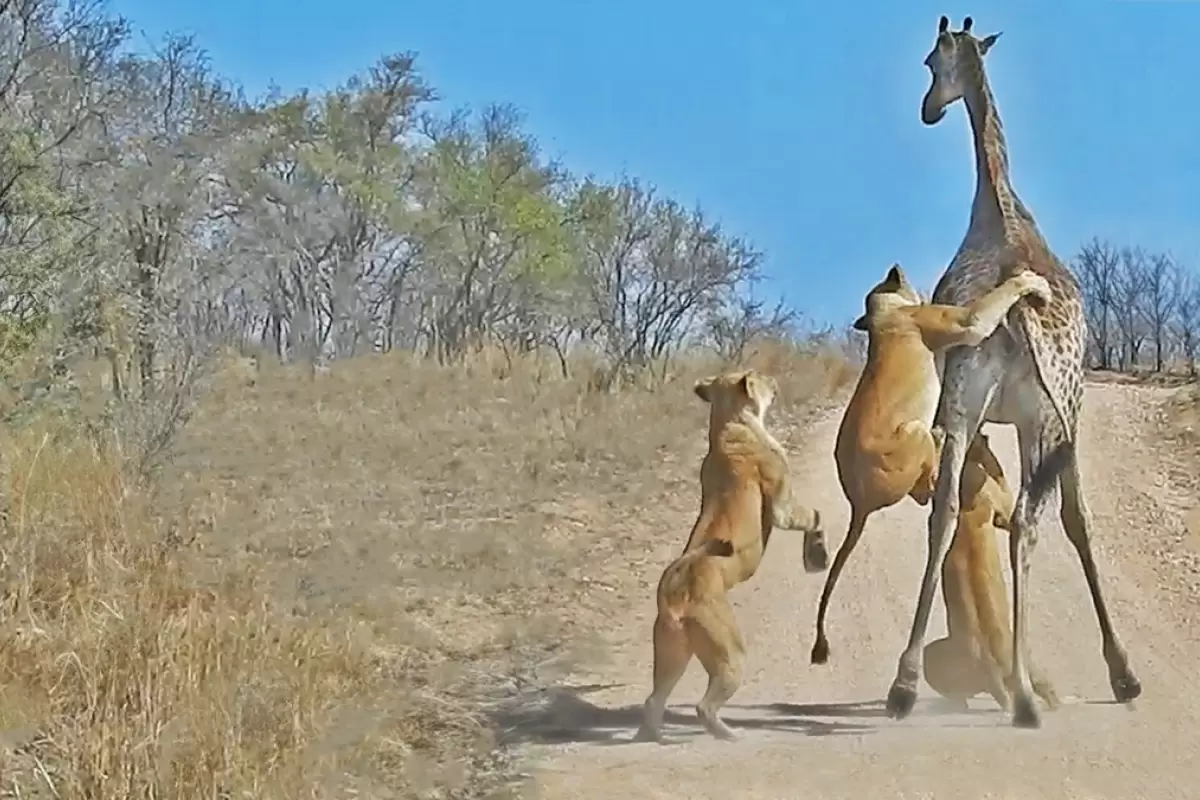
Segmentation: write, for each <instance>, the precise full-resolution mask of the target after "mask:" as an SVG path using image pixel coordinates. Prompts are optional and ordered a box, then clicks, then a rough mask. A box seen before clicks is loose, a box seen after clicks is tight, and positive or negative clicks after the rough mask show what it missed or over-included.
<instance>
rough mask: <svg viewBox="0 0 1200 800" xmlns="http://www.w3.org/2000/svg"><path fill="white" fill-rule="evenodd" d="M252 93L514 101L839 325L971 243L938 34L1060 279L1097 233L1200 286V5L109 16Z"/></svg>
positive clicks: (141, 2)
mask: <svg viewBox="0 0 1200 800" xmlns="http://www.w3.org/2000/svg"><path fill="white" fill-rule="evenodd" d="M112 8H113V9H114V10H115V11H117V12H118V13H121V14H123V15H125V16H126V17H128V18H129V19H130V20H131V21H132V22H133V24H134V28H135V31H140V32H144V33H145V34H146V35H147V36H150V37H157V36H159V35H161V34H162V33H163V32H165V31H179V32H191V33H194V34H196V36H197V38H198V40H199V43H200V44H201V45H202V46H203V47H204V48H205V49H207V50H208V52H209V54H210V56H211V57H212V59H213V62H214V66H215V67H216V68H217V69H218V70H220V71H221V72H222V73H224V74H225V75H227V76H229V77H231V78H233V79H234V80H237V81H238V82H240V83H241V84H242V85H243V86H245V87H246V89H247V92H248V93H249V94H251V95H252V96H253V95H256V94H258V93H260V92H262V91H263V90H264V89H265V88H266V86H267V85H268V84H269V83H270V82H271V81H274V82H276V83H278V84H279V85H280V86H282V87H283V88H284V89H285V90H290V89H297V88H300V87H305V86H307V87H309V88H312V89H320V88H327V87H331V86H333V85H335V84H337V83H338V82H340V81H341V80H342V79H344V78H345V77H347V76H348V75H349V74H351V73H353V72H354V71H356V70H360V69H363V68H366V67H367V66H369V65H370V64H371V63H372V62H373V61H374V60H375V58H376V57H377V56H378V55H380V54H383V53H386V52H395V51H400V50H414V51H416V52H417V53H418V64H419V65H420V66H421V68H422V69H423V70H424V72H425V74H426V75H427V76H428V78H429V79H430V81H431V82H432V83H433V84H434V85H435V86H436V87H437V88H438V89H439V91H440V92H441V94H442V96H443V97H444V98H445V100H444V102H445V103H446V104H448V105H470V106H473V107H479V106H481V105H483V104H485V103H487V102H491V101H505V102H511V103H514V104H516V105H517V106H519V107H520V108H522V109H523V110H524V111H525V113H526V115H527V127H528V129H529V130H530V131H531V132H532V133H533V134H534V135H535V136H536V137H537V138H538V140H539V141H540V143H541V145H542V148H543V150H544V151H545V152H546V153H547V154H548V155H551V156H557V157H559V158H561V159H562V160H563V161H564V162H565V163H566V164H567V165H568V166H570V167H571V168H572V169H573V170H574V171H576V172H579V173H587V172H591V173H594V174H596V175H597V176H598V177H602V178H612V177H615V176H616V175H618V174H619V173H621V172H622V171H624V172H627V173H629V174H631V175H636V176H638V177H640V178H643V179H645V180H648V181H650V182H652V183H654V184H656V185H657V186H659V187H660V188H661V190H662V191H664V192H665V193H668V194H670V195H672V196H674V197H675V198H677V199H679V200H681V201H683V202H684V203H685V204H688V205H690V204H692V203H697V202H698V203H699V204H700V205H701V207H702V208H704V209H706V210H707V211H708V212H710V213H711V214H712V215H714V216H715V217H716V218H718V219H719V220H721V221H722V223H723V224H724V225H725V226H726V228H727V230H729V231H731V232H733V233H736V234H739V235H744V236H746V237H747V238H749V239H750V240H752V241H753V242H754V243H755V244H756V245H757V246H759V247H760V248H762V249H764V250H765V251H766V253H767V260H766V262H765V268H766V271H767V273H768V276H769V282H768V283H767V284H766V285H765V286H764V292H769V293H771V294H782V295H783V296H785V297H786V298H787V299H788V300H789V301H790V302H792V303H793V304H794V305H796V306H797V307H799V308H801V309H802V310H804V311H806V312H807V313H809V314H810V315H811V316H812V317H813V318H814V319H816V320H817V321H822V322H832V323H838V324H840V323H844V322H847V321H849V320H850V319H852V318H853V316H855V315H856V314H857V313H858V309H859V308H860V307H861V302H862V295H863V293H864V292H865V291H866V290H867V288H869V287H870V286H871V285H872V284H873V283H874V282H875V281H876V280H877V279H878V278H879V277H881V276H882V275H883V273H884V272H885V270H886V269H887V267H888V265H890V264H891V263H892V262H893V261H899V262H900V263H901V265H902V266H903V267H904V268H905V270H906V272H907V273H908V274H909V276H910V278H911V279H912V280H913V281H914V282H915V283H916V284H917V285H918V286H919V287H921V288H922V289H923V290H925V291H929V290H931V289H932V287H933V284H934V282H935V281H936V280H937V276H938V274H939V273H940V272H941V270H942V269H943V268H944V266H945V265H946V263H947V262H948V261H949V259H950V258H951V257H952V255H953V254H954V250H955V248H956V247H957V246H958V243H959V242H960V241H961V239H962V236H963V233H964V232H965V229H966V223H967V215H968V210H969V206H970V200H971V193H972V191H973V187H974V180H975V178H974V169H973V161H972V158H971V152H970V139H969V130H970V129H969V127H968V125H967V122H966V116H965V111H964V110H963V109H962V106H961V105H958V106H955V107H954V108H952V109H951V113H949V114H948V115H947V116H946V118H945V119H944V120H943V121H942V123H941V124H940V125H938V126H936V127H933V128H926V127H925V126H923V125H922V124H921V122H920V120H919V117H918V109H919V105H920V100H921V96H922V94H923V93H924V91H925V89H926V87H927V85H928V73H927V71H926V69H925V68H924V66H923V65H922V60H923V59H924V57H925V54H926V53H927V52H928V50H929V48H930V46H931V45H932V43H933V38H934V34H935V31H936V27H937V20H938V16H939V15H941V14H943V13H945V14H948V15H950V16H951V18H952V20H953V22H954V25H955V26H956V27H957V26H958V25H960V24H961V21H962V17H963V15H965V14H970V15H972V16H973V17H974V18H975V31H976V33H977V34H978V35H983V34H986V33H991V32H994V31H997V30H1000V31H1003V33H1004V35H1003V36H1002V37H1001V38H1000V40H999V42H998V43H997V45H996V46H995V48H994V49H993V50H992V52H991V53H990V54H989V55H988V60H987V64H988V68H989V74H990V77H991V81H992V88H993V90H994V92H995V93H996V97H997V101H998V103H999V106H1000V112H1001V116H1002V117H1003V120H1004V124H1005V129H1006V132H1007V134H1008V141H1009V153H1010V158H1011V161H1012V168H1013V180H1014V184H1015V186H1016V188H1017V191H1018V192H1019V193H1020V195H1021V197H1022V199H1023V200H1024V201H1025V203H1026V205H1027V206H1028V207H1029V208H1030V209H1031V210H1032V211H1033V213H1034V215H1035V216H1036V217H1037V219H1038V221H1039V224H1040V225H1041V227H1042V230H1043V232H1044V233H1045V234H1046V236H1047V238H1048V239H1049V241H1050V243H1051V246H1052V247H1054V249H1055V250H1056V251H1057V252H1058V254H1059V255H1060V256H1061V257H1063V258H1068V257H1070V256H1071V255H1073V254H1074V253H1075V251H1076V250H1077V249H1078V247H1079V245H1080V243H1081V242H1082V241H1083V240H1085V239H1087V238H1090V237H1091V236H1093V235H1097V234H1098V235H1101V236H1104V237H1107V238H1110V239H1112V240H1114V241H1115V242H1117V243H1122V244H1124V243H1136V244H1143V245H1145V246H1148V247H1152V248H1156V249H1160V250H1169V251H1171V252H1173V253H1174V254H1175V255H1176V256H1177V257H1178V258H1180V259H1181V260H1182V261H1184V262H1185V263H1187V264H1190V265H1192V266H1194V267H1195V268H1197V269H1200V147H1198V145H1200V103H1197V102H1194V101H1191V100H1188V99H1187V96H1188V95H1192V96H1194V93H1195V91H1196V90H1195V87H1194V81H1195V79H1196V76H1200V47H1197V46H1196V42H1197V31H1200V0H1054V2H1034V1H1033V0H1005V2H1002V3H1001V2H987V1H986V0H973V1H972V2H971V3H969V4H963V5H961V6H955V5H953V4H950V5H947V4H946V2H945V0H941V2H939V3H929V2H924V1H923V0H908V2H904V3H898V2H895V1H894V0H890V1H885V0H862V2H857V3H819V4H818V3H811V4H807V5H806V4H804V3H802V2H794V3H786V2H784V0H774V1H773V2H770V1H769V0H740V2H737V3H728V2H716V0H686V2H685V1H684V0H656V2H650V1H649V0H641V2H632V1H631V0H603V2H600V1H599V0H593V2H586V3H585V2H582V0H577V2H575V3H568V2H563V0H555V1H554V2H551V1H550V0H509V2H482V0H475V1H474V2H471V1H468V0H444V2H442V3H438V2H436V0H424V2H394V0H393V1H392V2H387V1H386V0H339V2H334V3H330V2H315V1H314V0H287V2H284V0H240V2H238V1H236V0H205V2H196V1H195V0H193V1H192V2H188V3H185V2H176V3H164V2H161V0H159V2H151V0H115V2H113V3H112Z"/></svg>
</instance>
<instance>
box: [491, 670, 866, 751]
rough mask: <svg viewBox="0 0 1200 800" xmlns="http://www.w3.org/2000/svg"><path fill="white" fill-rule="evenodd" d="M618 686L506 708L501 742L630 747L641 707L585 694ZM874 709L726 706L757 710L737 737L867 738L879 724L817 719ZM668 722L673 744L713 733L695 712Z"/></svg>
mask: <svg viewBox="0 0 1200 800" xmlns="http://www.w3.org/2000/svg"><path fill="white" fill-rule="evenodd" d="M614 685H615V684H588V685H584V686H556V687H551V688H548V689H546V690H544V691H542V692H539V693H538V696H536V697H528V696H527V697H525V698H523V699H521V700H520V701H515V702H513V703H511V704H508V705H506V706H505V707H504V708H503V709H501V710H500V711H499V712H498V713H497V714H495V716H494V718H493V722H494V723H495V725H496V728H497V729H498V731H499V738H500V741H501V743H503V744H506V745H514V744H564V743H568V742H587V743H592V744H599V745H614V744H628V743H629V742H630V740H631V739H632V738H633V734H634V732H635V731H636V730H637V728H638V725H639V724H640V723H641V721H642V704H641V703H638V704H637V705H635V706H617V707H609V708H605V707H603V706H598V705H595V704H593V703H591V702H589V701H588V700H586V699H584V697H583V695H586V694H590V693H593V692H597V691H601V690H603V689H609V688H613V686H614ZM869 705H872V704H866V703H844V704H814V705H810V706H806V705H795V704H790V703H773V704H770V705H761V706H734V705H730V706H727V708H729V709H730V710H731V711H732V710H734V709H739V710H742V709H744V710H753V711H756V712H758V714H757V715H755V716H749V717H747V716H728V717H726V718H725V719H726V722H727V723H728V724H729V727H731V728H733V729H734V730H736V731H738V732H745V731H748V730H763V731H782V732H791V733H798V734H801V735H804V736H838V735H846V734H859V735H861V734H865V733H871V732H872V731H874V730H875V726H874V725H863V724H856V723H848V722H829V721H825V720H820V719H814V717H820V716H843V717H856V716H857V717H875V716H880V717H882V716H886V715H885V713H884V711H883V707H882V705H881V704H879V703H875V704H873V705H874V706H878V713H876V712H875V709H874V708H867V706H869ZM664 721H665V722H666V723H667V724H668V725H673V726H680V727H676V728H672V729H671V730H669V731H666V733H667V739H668V741H682V740H684V739H692V738H697V737H707V736H708V734H707V733H705V732H704V730H703V729H702V728H701V727H700V723H699V721H698V720H697V719H696V715H695V714H694V713H686V714H681V713H679V712H675V711H671V710H668V711H667V713H666V717H665V718H664Z"/></svg>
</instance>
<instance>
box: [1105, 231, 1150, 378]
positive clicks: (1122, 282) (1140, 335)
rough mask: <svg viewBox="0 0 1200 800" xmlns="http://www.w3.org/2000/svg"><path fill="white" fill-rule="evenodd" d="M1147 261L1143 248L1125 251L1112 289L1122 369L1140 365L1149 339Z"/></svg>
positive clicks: (1122, 253)
mask: <svg viewBox="0 0 1200 800" xmlns="http://www.w3.org/2000/svg"><path fill="white" fill-rule="evenodd" d="M1146 283H1147V258H1146V253H1145V251H1143V250H1142V249H1141V248H1140V247H1125V248H1122V250H1121V254H1120V261H1119V263H1118V264H1117V269H1116V275H1115V278H1114V287H1113V289H1114V290H1113V306H1112V310H1113V318H1114V321H1115V322H1116V325H1117V331H1118V332H1119V334H1120V337H1121V342H1120V356H1119V368H1120V369H1121V371H1122V372H1124V371H1127V370H1131V369H1133V368H1134V367H1136V366H1137V363H1138V359H1139V357H1140V355H1141V350H1142V345H1143V344H1145V342H1146V338H1147V327H1146V324H1145V314H1144V313H1143V309H1144V308H1145V305H1144V304H1145V298H1146Z"/></svg>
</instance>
